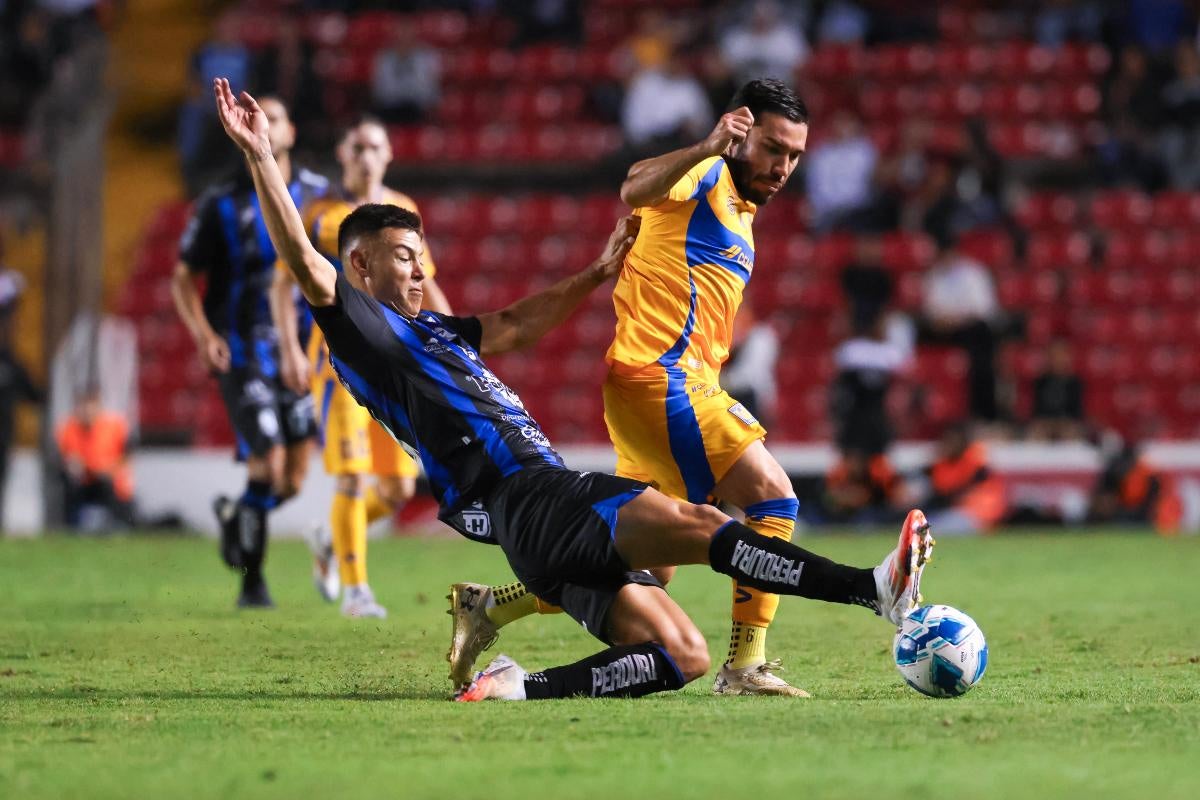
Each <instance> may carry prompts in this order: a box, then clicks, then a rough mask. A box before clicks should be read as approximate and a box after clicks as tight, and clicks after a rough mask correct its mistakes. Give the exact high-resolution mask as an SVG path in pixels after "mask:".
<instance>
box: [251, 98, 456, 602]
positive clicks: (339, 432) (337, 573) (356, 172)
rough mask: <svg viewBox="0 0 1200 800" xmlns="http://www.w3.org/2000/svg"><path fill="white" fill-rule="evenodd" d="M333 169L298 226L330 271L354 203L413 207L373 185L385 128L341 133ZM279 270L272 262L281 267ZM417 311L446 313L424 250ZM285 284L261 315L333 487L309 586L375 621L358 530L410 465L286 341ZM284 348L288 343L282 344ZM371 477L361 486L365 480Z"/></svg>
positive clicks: (383, 508) (328, 375)
mask: <svg viewBox="0 0 1200 800" xmlns="http://www.w3.org/2000/svg"><path fill="white" fill-rule="evenodd" d="M337 160H338V163H339V164H340V165H341V168H342V183H341V187H340V192H339V191H334V192H331V193H330V194H329V196H327V197H325V198H322V199H319V200H316V201H314V202H312V203H310V204H309V205H308V206H307V207H306V208H305V209H304V210H303V215H302V216H303V219H304V224H305V228H306V230H307V233H308V236H309V238H310V240H311V241H312V243H313V245H314V246H315V247H316V249H317V250H318V251H320V253H321V254H322V255H324V256H325V257H326V258H328V259H330V260H331V261H332V262H333V263H334V264H335V265H337V264H338V261H337V252H338V250H337V236H338V227H339V226H340V225H341V223H342V220H344V219H345V218H346V217H347V216H349V215H350V213H351V212H352V211H354V209H356V208H357V207H358V206H360V205H362V204H363V203H390V204H392V205H397V206H400V207H401V208H405V209H408V210H410V211H414V212H416V211H417V207H416V204H415V203H413V201H412V199H411V198H409V197H408V196H407V195H404V194H401V193H400V192H396V191H393V190H391V189H389V188H387V187H386V186H384V185H383V178H384V174H385V173H386V171H387V167H388V164H390V163H391V160H392V150H391V146H390V144H389V142H388V136H387V130H386V129H385V128H384V127H383V125H382V124H381V123H380V122H378V121H377V120H375V119H371V118H366V117H364V118H361V119H359V120H357V121H356V122H354V123H353V124H351V125H350V126H349V127H348V128H347V129H346V130H345V132H344V133H343V135H342V138H341V140H340V141H339V143H338V147H337ZM281 263H282V262H281ZM423 269H424V272H425V275H426V278H425V284H424V289H425V296H424V307H425V308H427V309H430V310H433V311H439V312H445V313H449V311H450V308H449V304H448V303H447V302H446V297H445V295H444V294H443V293H442V292H441V290H440V289H438V287H437V283H436V281H434V279H433V276H434V273H435V272H436V267H435V266H434V263H433V259H432V257H431V256H430V255H429V250H428V248H427V249H426V250H425V256H424V263H423ZM295 292H296V287H295V281H294V279H293V278H292V276H291V273H289V272H288V270H287V269H286V268H283V269H278V270H276V276H275V283H274V285H273V286H272V289H271V310H272V316H273V318H274V321H275V325H276V327H277V328H279V332H280V335H279V340H280V342H281V362H282V363H281V366H282V370H281V371H282V375H283V380H284V383H285V385H287V386H288V387H289V388H291V389H293V391H297V392H299V391H303V392H305V393H307V392H308V391H309V390H310V386H311V391H312V395H313V398H314V401H315V402H314V405H315V408H316V414H317V421H318V425H319V428H320V432H321V436H322V438H323V446H324V461H325V469H326V471H327V472H328V473H329V474H330V475H333V476H335V478H336V481H337V484H336V488H335V492H334V496H333V503H332V506H331V509H330V514H329V527H330V530H331V532H332V539H333V542H332V545H333V547H332V550H333V553H332V555H333V557H334V558H335V559H336V564H331V563H329V562H330V559H329V558H328V557H327V556H325V554H324V553H323V547H322V546H321V544H320V543H317V546H316V547H315V555H316V556H317V565H316V567H315V568H314V579H315V581H316V583H317V588H318V590H320V591H321V593H322V595H323V596H324V597H325V598H326V599H327V600H333V599H335V598H336V597H337V594H338V589H339V587H338V584H339V583H340V584H341V588H342V590H343V599H342V613H343V614H345V615H346V616H350V617H384V616H386V614H387V612H386V610H385V609H384V608H383V607H382V606H381V605H379V603H377V602H376V600H375V597H374V594H373V593H372V592H371V589H370V587H369V585H368V583H367V527H368V526H369V525H370V523H371V522H373V521H375V520H377V519H381V518H383V517H385V516H388V515H390V514H392V513H393V512H394V510H396V509H397V508H399V507H400V506H402V505H403V504H404V503H405V502H406V501H408V500H409V499H410V498H411V497H412V495H413V492H414V491H415V488H416V478H417V465H416V464H415V463H414V462H413V460H412V459H411V458H410V457H409V456H408V455H407V454H406V453H405V452H404V451H403V450H402V449H401V448H400V445H399V444H397V443H396V441H395V440H394V439H393V438H392V437H391V436H390V435H389V434H388V433H387V432H386V431H385V430H384V429H383V428H382V427H381V426H380V425H379V423H377V422H376V421H375V420H373V419H372V418H371V415H370V414H369V413H368V411H367V410H366V409H365V408H363V407H362V406H360V405H358V403H356V402H355V401H354V399H353V398H352V397H350V394H349V393H348V392H347V391H346V389H345V388H344V387H343V386H342V384H341V382H340V381H339V380H338V379H337V376H336V375H335V374H334V372H333V368H332V366H330V364H329V354H328V351H327V349H326V346H325V339H324V337H323V336H322V335H321V332H320V330H319V329H317V328H315V327H314V329H313V330H312V334H311V336H310V338H309V342H308V352H307V353H305V352H303V351H302V350H301V349H300V345H299V344H298V342H299V337H298V336H297V335H296V329H297V323H298V319H297V314H296V306H295V296H296V295H295ZM284 342H288V343H293V344H291V346H288V347H285V346H283V343H284ZM368 474H373V475H374V476H375V478H376V481H375V484H374V485H373V486H368V485H367V475H368Z"/></svg>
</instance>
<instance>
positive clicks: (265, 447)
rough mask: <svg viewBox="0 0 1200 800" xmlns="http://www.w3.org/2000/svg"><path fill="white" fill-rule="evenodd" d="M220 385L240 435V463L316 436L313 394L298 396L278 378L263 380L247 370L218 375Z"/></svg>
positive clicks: (226, 406)
mask: <svg viewBox="0 0 1200 800" xmlns="http://www.w3.org/2000/svg"><path fill="white" fill-rule="evenodd" d="M217 382H218V384H219V385H220V387H221V399H222V400H224V401H225V410H226V412H228V414H229V423H230V424H231V425H232V426H233V432H234V434H235V435H236V436H237V459H238V461H245V460H246V458H247V457H249V456H264V455H266V454H267V452H268V451H270V449H271V448H272V447H275V446H276V445H285V446H286V445H293V444H296V443H298V442H302V441H304V440H305V439H311V438H313V437H315V436H316V435H317V420H316V416H315V415H314V413H313V400H312V395H308V394H306V395H298V394H296V393H295V392H293V391H291V390H289V389H286V388H284V386H283V384H281V383H280V382H279V379H278V378H264V377H263V376H261V375H259V374H258V373H256V372H254V371H252V370H248V369H231V370H229V371H228V372H225V373H222V374H220V375H218V376H217Z"/></svg>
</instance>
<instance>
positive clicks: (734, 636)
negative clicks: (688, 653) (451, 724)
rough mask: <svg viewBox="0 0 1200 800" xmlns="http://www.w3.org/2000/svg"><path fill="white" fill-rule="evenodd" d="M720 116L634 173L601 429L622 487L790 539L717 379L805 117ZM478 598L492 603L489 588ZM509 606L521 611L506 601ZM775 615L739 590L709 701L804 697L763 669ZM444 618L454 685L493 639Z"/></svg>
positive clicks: (770, 461)
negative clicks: (763, 214)
mask: <svg viewBox="0 0 1200 800" xmlns="http://www.w3.org/2000/svg"><path fill="white" fill-rule="evenodd" d="M729 109H730V110H729V111H728V113H726V114H725V115H724V116H722V117H721V119H720V120H719V121H718V122H717V125H716V127H715V128H713V130H712V132H711V133H710V134H709V135H708V136H707V137H705V139H704V140H703V141H701V142H698V143H697V144H695V145H692V146H691V147H685V148H683V149H681V150H675V151H673V152H670V153H667V154H665V155H661V156H658V157H656V158H650V159H646V160H644V161H639V162H638V163H636V164H634V165H633V166H632V167H631V168H630V169H629V174H628V176H627V177H626V179H625V182H624V184H623V185H622V186H621V199H623V200H624V201H625V202H626V203H628V204H629V205H630V206H632V207H633V208H634V209H635V211H634V213H635V214H636V215H638V216H640V217H641V220H642V228H641V233H640V234H639V236H638V240H637V243H636V244H635V245H634V247H633V249H632V250H631V251H630V253H629V257H628V258H627V259H626V262H625V268H624V269H623V270H622V271H621V275H620V278H619V279H618V281H617V286H616V289H615V290H614V292H613V303H614V305H615V306H616V312H617V330H616V336H615V337H614V339H613V343H612V345H611V346H610V347H609V350H608V354H607V360H608V364H609V373H608V378H607V379H606V380H605V383H604V419H605V422H606V423H607V424H608V432H609V437H610V438H611V439H612V442H613V446H614V447H615V448H616V451H617V470H616V471H617V474H618V475H621V476H624V477H628V478H633V479H635V480H639V481H643V482H645V483H648V484H650V485H652V486H654V487H655V488H656V489H658V490H659V491H661V492H663V493H664V494H667V495H669V496H671V497H675V498H678V499H681V500H688V501H690V502H692V503H705V502H708V501H709V500H710V499H714V498H715V499H720V500H722V501H725V502H729V503H732V504H733V505H736V506H738V507H739V508H741V509H742V510H743V511H744V512H745V514H746V524H747V525H748V526H749V527H750V528H752V529H753V530H755V531H757V532H758V533H760V534H762V535H764V536H777V537H780V538H782V539H784V540H790V539H791V537H792V532H793V529H794V527H795V522H796V514H797V512H798V510H799V503H798V502H797V500H796V495H795V492H794V491H793V489H792V484H791V480H790V479H789V478H788V475H787V473H786V472H785V471H784V469H783V467H781V466H780V465H779V463H778V462H777V461H776V460H775V459H774V457H773V456H772V455H771V454H770V453H769V452H768V451H767V449H766V447H765V446H764V445H763V440H764V438H765V437H766V430H765V429H764V428H763V426H762V425H761V424H760V423H759V422H758V420H757V419H755V417H754V416H753V415H752V414H751V413H750V411H749V410H748V409H746V408H745V407H744V406H743V405H742V404H741V403H739V402H737V401H736V400H735V399H734V398H732V397H730V396H729V394H728V393H727V392H725V390H724V389H722V388H721V384H720V371H721V365H722V364H723V363H724V362H725V360H726V358H727V357H728V355H729V350H730V346H731V344H732V339H733V320H734V315H735V314H736V313H737V310H738V306H739V305H740V304H741V300H742V293H743V290H744V289H745V286H746V283H747V282H748V281H749V280H750V275H751V273H752V272H753V270H754V234H753V231H752V229H751V224H752V222H753V220H754V214H755V211H756V210H757V207H758V206H760V205H763V204H764V203H767V202H769V201H770V200H771V198H772V197H773V196H774V195H775V194H776V193H777V192H778V191H779V190H780V189H782V188H783V186H784V184H785V183H787V180H788V178H789V177H790V176H791V174H792V172H793V171H794V170H795V168H796V166H797V165H798V164H799V162H800V157H801V156H802V155H803V154H804V151H805V148H806V146H807V141H808V109H807V108H806V107H805V105H804V103H803V101H802V100H801V99H800V98H799V97H798V96H797V95H796V93H795V92H794V91H792V90H791V89H790V88H789V87H788V86H786V85H785V84H783V83H781V82H780V81H776V80H756V81H751V82H750V83H747V84H746V85H745V86H743V87H741V88H740V89H739V90H738V91H737V92H736V93H735V94H734V96H733V99H732V100H731V101H730V104H729ZM670 574H671V571H670V570H663V571H661V572H660V573H659V576H660V577H661V578H663V579H664V580H666V579H669V577H670ZM461 587H462V585H461V584H460V585H456V586H455V587H452V590H451V594H452V596H453V595H454V594H455V592H456V591H460V590H461ZM475 591H476V592H477V593H478V594H479V596H481V597H483V598H485V599H487V600H489V601H491V599H492V598H491V594H489V592H488V587H486V586H484V587H476V588H475ZM505 600H506V601H507V602H508V604H509V605H510V606H512V607H517V606H518V605H519V604H518V603H516V602H515V601H514V598H513V595H512V594H511V593H509V594H507V595H506V597H505ZM778 604H779V598H778V597H777V596H776V595H774V594H772V593H769V592H763V591H761V590H760V589H758V588H755V587H754V586H750V585H746V584H735V586H734V592H733V612H732V617H733V624H732V631H731V634H730V644H729V653H728V656H727V658H726V661H725V663H724V665H723V666H722V668H721V670H720V672H719V673H718V674H717V678H716V681H715V683H714V685H713V691H714V692H715V693H717V694H773V695H791V696H807V693H806V692H805V691H804V690H802V689H798V688H796V687H794V686H791V685H789V684H788V683H787V682H786V681H784V680H783V679H782V678H780V677H779V676H778V675H775V674H773V670H775V669H777V668H778V667H779V662H778V661H767V659H766V634H767V626H768V625H770V623H771V620H772V619H773V618H774V616H775V610H776V608H777V607H778ZM462 605H463V603H462V602H460V603H459V606H462ZM525 608H526V609H527V608H528V605H526V606H525ZM452 610H453V611H454V613H455V632H454V644H453V646H452V649H451V676H452V678H453V677H454V674H455V669H456V665H457V664H458V663H459V662H463V663H465V662H469V661H473V660H474V658H475V656H476V655H477V654H478V652H479V651H480V650H481V649H482V648H483V647H484V646H485V645H488V644H490V642H491V640H493V639H494V638H495V634H496V625H495V624H494V623H493V622H492V621H491V620H489V619H488V618H486V617H485V616H484V615H483V614H481V613H479V612H477V611H473V612H470V613H469V612H468V611H466V610H463V609H462V608H460V607H458V606H456V607H455V608H453V609H452ZM505 621H507V620H505ZM460 643H462V644H460ZM456 656H457V658H456ZM457 668H458V670H459V671H460V672H461V671H462V667H461V666H458V667H457Z"/></svg>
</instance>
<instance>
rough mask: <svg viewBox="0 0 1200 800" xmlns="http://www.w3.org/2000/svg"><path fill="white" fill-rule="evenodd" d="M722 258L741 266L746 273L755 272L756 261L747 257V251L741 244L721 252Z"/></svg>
mask: <svg viewBox="0 0 1200 800" xmlns="http://www.w3.org/2000/svg"><path fill="white" fill-rule="evenodd" d="M721 256H722V257H723V258H727V259H729V260H730V261H735V262H737V263H738V264H741V266H742V268H743V269H745V270H746V272H753V271H754V259H753V258H751V257H750V256H747V255H746V251H745V250H743V249H742V246H741V245H740V244H731V245H729V247H726V248H725V249H724V250H722V251H721Z"/></svg>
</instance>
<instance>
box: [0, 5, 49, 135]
mask: <svg viewBox="0 0 1200 800" xmlns="http://www.w3.org/2000/svg"><path fill="white" fill-rule="evenodd" d="M0 20H2V21H3V23H4V24H3V27H2V28H0V123H6V124H10V125H24V124H25V122H26V120H27V118H28V116H29V112H30V110H31V108H32V106H33V103H32V102H31V101H32V99H33V97H34V96H35V95H36V94H37V92H38V91H39V90H40V89H41V88H42V87H43V86H45V84H46V83H47V82H48V81H49V80H50V72H51V65H52V64H53V60H54V49H53V45H52V43H51V40H50V21H49V18H48V17H47V16H46V15H45V14H44V13H42V12H40V11H38V10H36V9H33V10H27V11H25V13H23V14H22V13H21V12H20V9H18V8H15V7H14V8H11V9H5V10H4V12H3V13H0Z"/></svg>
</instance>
